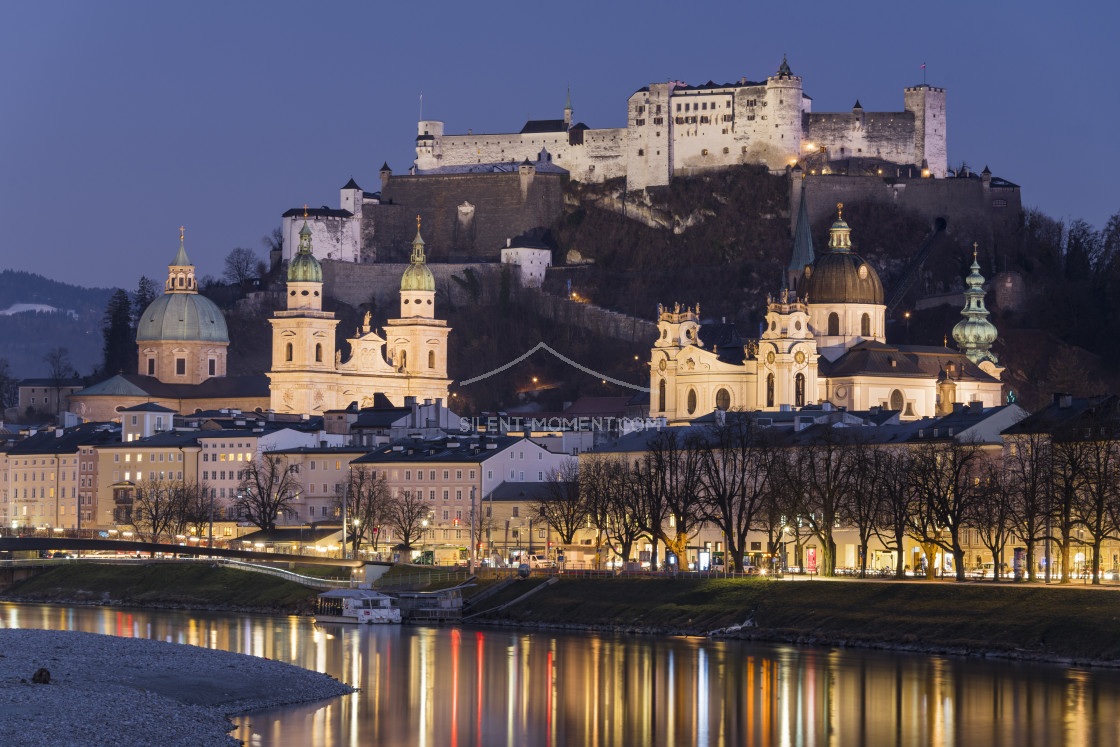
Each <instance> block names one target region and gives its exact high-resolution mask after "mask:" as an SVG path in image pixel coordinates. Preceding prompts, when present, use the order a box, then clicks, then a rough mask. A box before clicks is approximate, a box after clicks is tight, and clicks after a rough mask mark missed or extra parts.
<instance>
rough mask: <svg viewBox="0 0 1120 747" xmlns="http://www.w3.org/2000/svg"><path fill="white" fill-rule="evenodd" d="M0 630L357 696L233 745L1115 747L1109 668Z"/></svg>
mask: <svg viewBox="0 0 1120 747" xmlns="http://www.w3.org/2000/svg"><path fill="white" fill-rule="evenodd" d="M0 624H2V625H4V626H6V627H20V628H50V629H59V630H82V631H87V632H91V633H105V634H109V635H119V636H128V637H139V638H155V639H159V640H164V641H174V642H178V643H188V644H191V645H196V646H207V647H210V648H219V649H224V650H227V651H237V652H241V653H247V654H252V655H254V656H267V657H269V658H272V659H279V660H281V661H287V662H290V663H292V664H297V665H299V666H301V667H306V668H308V669H314V670H318V671H320V672H326V673H328V674H330V675H332V676H334V677H336V678H338V679H340V680H342V681H344V682H348V683H350V684H352V685H355V686H356V687H358V688H360V692H358V693H355V694H354V695H349V696H346V697H343V698H339V699H336V700H332V701H328V702H325V703H315V704H310V705H304V706H296V707H291V708H285V709H281V710H278V711H269V712H262V713H257V714H250V715H248V716H244V717H241V718H239V719H237V720H236V722H235V723H236V729H235V730H234V732H233V734H234V736H236V737H238V738H240V739H241V740H242V741H244V742H245V743H246V744H248V745H308V746H314V745H323V746H324V747H325V746H327V745H378V744H385V745H395V746H401V745H420V746H423V747H427V746H428V745H432V746H436V745H438V746H440V747H442V746H444V745H447V746H450V747H460V746H464V747H465V746H468V745H519V746H520V745H545V746H547V747H552V745H556V746H557V747H560V746H562V745H632V744H633V745H692V744H697V745H708V744H711V745H750V744H758V745H810V746H811V745H834V744H835V745H892V744H897V745H1016V746H1030V745H1040V746H1041V745H1055V744H1120V672H1114V671H1111V670H1082V669H1070V668H1065V667H1059V666H1051V665H1035V664H1015V663H1009V662H998V661H986V660H974V659H961V658H953V657H941V656H916V655H906V654H888V653H880V652H869V651H862V650H843V649H827V648H798V647H793V646H780V645H760V644H753V643H742V642H712V641H707V640H704V639H697V638H644V637H642V638H638V637H621V636H610V635H591V634H587V635H566V634H553V633H540V632H525V631H515V630H504V629H502V630H499V629H461V628H427V627H411V626H404V627H401V626H362V627H358V626H345V625H325V626H318V625H315V624H314V623H312V622H311V621H310V620H309V619H307V618H300V617H263V616H253V615H235V614H223V613H208V612H168V611H152V610H133V609H123V608H106V607H59V606H53V605H30V604H7V603H4V604H0ZM106 666H112V662H106Z"/></svg>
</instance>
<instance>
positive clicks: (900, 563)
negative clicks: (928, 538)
mask: <svg viewBox="0 0 1120 747" xmlns="http://www.w3.org/2000/svg"><path fill="white" fill-rule="evenodd" d="M877 451H878V458H877V459H876V460H875V461H874V462H873V463H872V468H873V469H874V470H875V472H874V482H873V487H874V489H875V490H876V491H877V492H878V494H879V500H878V508H879V519H878V520H877V521H876V522H875V525H876V532H875V534H876V536H877V537H878V538H879V541H880V542H882V543H883V547H885V548H886V549H887V550H889V551H891V552H893V553H895V557H896V558H897V559H898V560H897V562H896V563H895V569H894V575H895V578H898V579H901V578H905V576H906V568H907V565H908V564H907V563H906V559H905V557H904V553H905V551H906V537H907V535H908V534H909V533H910V526H911V525H910V518H911V517H912V516H913V515H914V511H915V506H914V493H913V485H912V481H911V469H912V455H911V452H910V450H909V449H906V448H887V447H881V448H879V449H877ZM914 570H915V571H916V570H917V568H915V569H914Z"/></svg>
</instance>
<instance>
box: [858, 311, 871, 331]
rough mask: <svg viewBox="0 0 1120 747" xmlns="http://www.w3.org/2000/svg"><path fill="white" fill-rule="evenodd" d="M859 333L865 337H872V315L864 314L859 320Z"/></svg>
mask: <svg viewBox="0 0 1120 747" xmlns="http://www.w3.org/2000/svg"><path fill="white" fill-rule="evenodd" d="M859 333H860V334H861V335H863V336H864V337H871V315H870V314H864V315H863V316H862V317H860V320H859Z"/></svg>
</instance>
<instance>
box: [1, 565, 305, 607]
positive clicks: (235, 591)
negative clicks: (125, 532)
mask: <svg viewBox="0 0 1120 747" xmlns="http://www.w3.org/2000/svg"><path fill="white" fill-rule="evenodd" d="M316 594H318V592H317V591H316V590H315V589H310V588H308V587H306V586H303V585H301V584H298V583H295V582H294V581H288V580H286V579H282V578H277V577H276V576H270V575H267V574H264V573H254V572H252V571H241V570H236V569H233V568H228V567H226V566H221V565H211V564H208V563H151V564H149V565H109V564H97V563H73V564H67V565H62V566H59V567H58V568H51V569H50V570H47V571H44V572H43V573H40V574H38V575H36V576H32V577H31V578H28V579H26V580H24V581H21V582H19V583H17V584H15V585H13V586H11V587H9V588H8V589H5V590H4V591H3V593H2V594H0V599H3V600H6V601H10V602H50V603H62V604H104V605H114V606H123V607H148V608H155V609H185V610H213V611H223V612H252V613H261V614H287V615H300V614H311V613H312V612H313V611H314V608H315V596H316Z"/></svg>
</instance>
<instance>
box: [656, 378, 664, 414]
mask: <svg viewBox="0 0 1120 747" xmlns="http://www.w3.org/2000/svg"><path fill="white" fill-rule="evenodd" d="M657 410H658V411H659V412H665V379H662V380H661V381H660V383H658V385H657Z"/></svg>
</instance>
